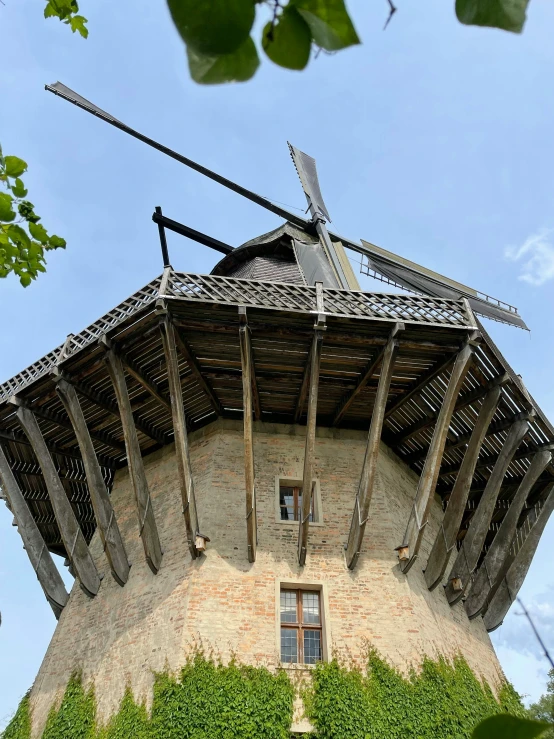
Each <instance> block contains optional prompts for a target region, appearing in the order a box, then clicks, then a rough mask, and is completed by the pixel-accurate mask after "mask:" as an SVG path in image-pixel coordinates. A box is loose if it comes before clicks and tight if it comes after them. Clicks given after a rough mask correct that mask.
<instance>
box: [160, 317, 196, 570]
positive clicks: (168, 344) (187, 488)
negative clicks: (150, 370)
mask: <svg viewBox="0 0 554 739" xmlns="http://www.w3.org/2000/svg"><path fill="white" fill-rule="evenodd" d="M160 329H161V333H162V341H163V346H164V353H165V363H166V368H167V378H168V380H169V394H170V397H171V415H172V418H173V430H174V432H175V454H176V457H177V472H178V474H179V487H180V489H181V500H182V503H183V515H184V517H185V527H186V530H187V541H188V546H189V551H190V554H191V557H192V558H193V559H196V557H198V551H197V549H196V543H195V542H196V537H197V535H198V534H199V531H200V528H199V525H198V513H197V510H196V498H195V496H194V478H193V476H192V467H191V463H190V454H189V443H188V435H187V424H186V418H185V408H184V406H183V390H182V387H181V376H180V374H179V360H178V358H177V347H176V344H175V327H174V326H173V324H172V323H171V320H170V318H169V316H167V315H166V316H165V317H164V318H162V319H161V321H160Z"/></svg>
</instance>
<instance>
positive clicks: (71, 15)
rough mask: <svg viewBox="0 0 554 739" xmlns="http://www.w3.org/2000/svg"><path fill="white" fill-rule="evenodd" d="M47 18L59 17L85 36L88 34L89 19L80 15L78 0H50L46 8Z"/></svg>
mask: <svg viewBox="0 0 554 739" xmlns="http://www.w3.org/2000/svg"><path fill="white" fill-rule="evenodd" d="M44 17H45V18H58V20H60V21H61V22H62V23H65V24H66V25H68V26H69V27H70V28H71V30H72V31H73V33H75V32H76V31H77V32H79V34H80V35H81V36H82V37H83V38H87V36H88V28H87V19H86V18H85V17H84V16H82V15H79V5H78V3H77V0H48V2H47V3H46V6H45V8H44Z"/></svg>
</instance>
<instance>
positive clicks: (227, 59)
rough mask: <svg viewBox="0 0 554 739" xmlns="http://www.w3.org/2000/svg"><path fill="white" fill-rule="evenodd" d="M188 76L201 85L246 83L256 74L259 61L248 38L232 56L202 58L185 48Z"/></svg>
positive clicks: (202, 56) (200, 55)
mask: <svg viewBox="0 0 554 739" xmlns="http://www.w3.org/2000/svg"><path fill="white" fill-rule="evenodd" d="M187 57H188V61H189V71H190V76H191V77H192V79H193V80H194V81H195V82H198V83H199V84H201V85H217V84H220V83H222V82H246V80H249V79H251V77H253V76H254V74H255V73H256V70H257V69H258V66H259V64H260V60H259V59H258V52H257V51H256V46H255V44H254V42H253V41H252V39H251V38H250V37H249V38H248V39H247V40H246V43H244V44H243V45H242V46H241V47H240V48H239V49H237V51H235V52H234V53H233V54H224V55H222V56H204V55H203V54H199V53H198V52H196V51H194V50H193V49H190V48H189V47H187Z"/></svg>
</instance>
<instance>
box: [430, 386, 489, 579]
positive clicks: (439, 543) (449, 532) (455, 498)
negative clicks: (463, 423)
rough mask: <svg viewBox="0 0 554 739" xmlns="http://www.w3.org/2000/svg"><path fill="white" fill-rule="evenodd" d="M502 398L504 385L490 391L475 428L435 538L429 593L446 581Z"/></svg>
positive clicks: (431, 557)
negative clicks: (443, 578)
mask: <svg viewBox="0 0 554 739" xmlns="http://www.w3.org/2000/svg"><path fill="white" fill-rule="evenodd" d="M501 394H502V388H501V386H500V385H497V386H496V387H494V388H493V389H492V390H490V391H489V393H488V394H487V396H486V398H485V400H484V401H483V405H482V406H481V410H480V411H479V416H478V417H477V421H476V422H475V426H474V427H473V432H472V434H471V437H470V440H469V444H468V445H467V449H466V451H465V454H464V458H463V461H462V464H461V466H460V470H459V472H458V475H457V477H456V482H455V483H454V487H453V488H452V493H451V494H450V499H449V501H448V506H447V508H446V511H445V514H444V518H443V520H442V522H441V525H440V528H439V530H438V532H437V536H436V537H435V542H434V544H433V548H432V549H431V554H430V555H429V559H428V561H427V566H426V568H425V582H426V583H427V587H428V588H429V590H433V588H436V587H437V585H438V584H439V583H440V581H441V580H442V577H443V575H444V573H445V571H446V568H447V566H448V560H449V559H450V554H451V552H452V550H453V549H454V547H455V546H456V536H457V534H458V531H459V529H460V524H461V523H462V518H463V515H464V510H465V507H466V503H467V499H468V496H469V489H470V487H471V482H472V480H473V475H474V473H475V465H476V464H477V460H478V458H479V453H480V451H481V447H482V445H483V440H484V438H485V436H486V433H487V429H488V427H489V426H490V423H491V421H492V419H493V416H494V414H495V412H496V408H497V407H498V402H499V401H500V395H501Z"/></svg>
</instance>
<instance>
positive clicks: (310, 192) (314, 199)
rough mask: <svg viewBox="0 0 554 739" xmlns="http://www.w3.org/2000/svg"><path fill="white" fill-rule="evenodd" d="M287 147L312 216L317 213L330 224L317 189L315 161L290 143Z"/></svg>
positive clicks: (318, 188) (319, 190)
mask: <svg viewBox="0 0 554 739" xmlns="http://www.w3.org/2000/svg"><path fill="white" fill-rule="evenodd" d="M287 143H288V145H289V149H290V153H291V156H292V161H293V162H294V166H295V167H296V171H297V172H298V176H299V177H300V182H301V183H302V189H303V190H304V194H305V195H306V198H307V200H308V203H309V205H310V210H312V209H313V210H312V216H313V215H314V213H318V214H320V215H322V216H323V218H325V220H326V221H329V223H331V216H330V215H329V211H328V210H327V206H326V205H325V203H324V201H323V195H322V194H321V188H320V187H319V179H318V177H317V169H316V165H315V159H314V158H313V157H311V156H309V155H308V154H305V153H304V152H303V151H300V149H297V148H296V147H295V146H293V145H292V144H291V143H290V142H287Z"/></svg>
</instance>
